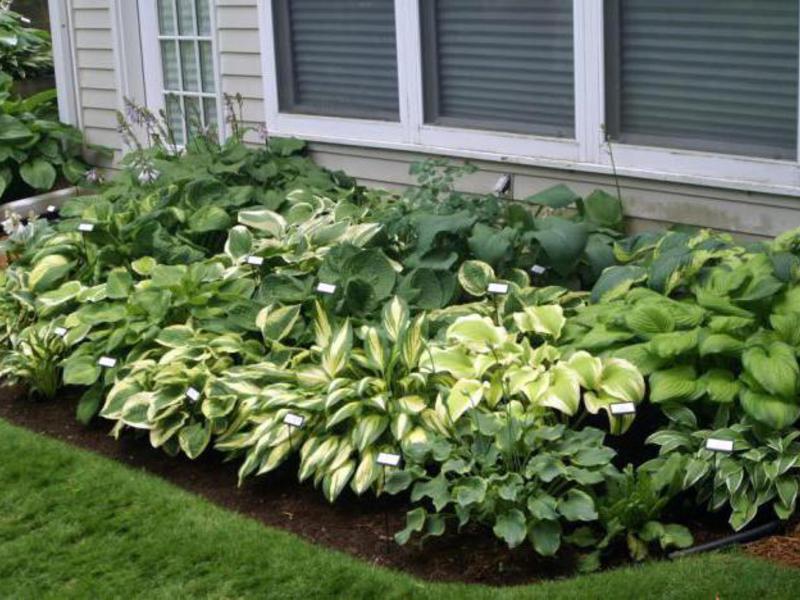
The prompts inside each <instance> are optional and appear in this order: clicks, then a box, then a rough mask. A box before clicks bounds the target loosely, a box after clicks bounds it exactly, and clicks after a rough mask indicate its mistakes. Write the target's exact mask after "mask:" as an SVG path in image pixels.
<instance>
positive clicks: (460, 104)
mask: <svg viewBox="0 0 800 600" xmlns="http://www.w3.org/2000/svg"><path fill="white" fill-rule="evenodd" d="M421 10H422V14H421V24H422V43H423V54H422V55H423V60H424V86H425V121H426V122H427V123H438V124H442V125H456V126H463V127H475V128H482V129H492V130H496V131H518V132H525V133H537V134H542V135H549V136H554V137H573V136H574V132H575V117H574V98H575V89H574V81H573V52H572V47H573V42H572V39H573V33H572V12H573V9H572V3H571V2H565V1H564V0H427V1H425V2H422V3H421Z"/></svg>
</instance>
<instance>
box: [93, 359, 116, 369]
mask: <svg viewBox="0 0 800 600" xmlns="http://www.w3.org/2000/svg"><path fill="white" fill-rule="evenodd" d="M97 364H98V365H100V366H101V367H108V368H109V369H110V368H113V367H115V366H117V359H116V358H112V357H111V356H101V357H100V358H99V359H98V360H97Z"/></svg>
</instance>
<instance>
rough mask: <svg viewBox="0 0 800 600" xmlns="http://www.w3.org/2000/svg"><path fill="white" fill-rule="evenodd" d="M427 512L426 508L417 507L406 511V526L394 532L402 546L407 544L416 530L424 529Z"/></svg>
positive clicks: (396, 539) (395, 537)
mask: <svg viewBox="0 0 800 600" xmlns="http://www.w3.org/2000/svg"><path fill="white" fill-rule="evenodd" d="M426 515H427V513H426V512H425V509H424V508H415V509H414V510H410V511H408V512H407V513H406V526H405V527H404V528H403V529H402V530H401V531H398V532H397V533H396V534H394V539H395V541H396V542H397V543H398V544H400V545H401V546H402V545H404V544H406V543H407V542H408V540H409V539H411V536H412V535H413V534H414V532H419V531H422V528H423V527H424V526H425V516H426Z"/></svg>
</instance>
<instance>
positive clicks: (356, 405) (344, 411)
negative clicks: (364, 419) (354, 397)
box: [325, 402, 361, 429]
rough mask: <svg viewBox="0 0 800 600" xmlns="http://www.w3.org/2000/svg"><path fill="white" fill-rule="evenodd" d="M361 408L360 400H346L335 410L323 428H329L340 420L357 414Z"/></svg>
mask: <svg viewBox="0 0 800 600" xmlns="http://www.w3.org/2000/svg"><path fill="white" fill-rule="evenodd" d="M360 410H361V402H348V403H347V404H344V405H342V406H341V407H340V408H338V409H337V410H336V412H334V413H333V414H332V415H331V416H330V417H328V421H327V422H326V423H325V428H326V429H330V428H331V427H333V426H334V425H338V424H339V423H341V422H342V421H346V420H347V419H349V418H351V417H353V416H355V415H357V414H358V413H359V411H360Z"/></svg>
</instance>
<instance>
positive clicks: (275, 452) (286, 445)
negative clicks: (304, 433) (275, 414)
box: [256, 440, 299, 475]
mask: <svg viewBox="0 0 800 600" xmlns="http://www.w3.org/2000/svg"><path fill="white" fill-rule="evenodd" d="M295 444H299V442H294V441H292V440H287V441H285V442H282V443H280V444H278V445H277V446H273V447H272V448H271V449H270V450H269V452H268V453H267V455H266V457H267V459H266V460H264V461H262V463H261V466H260V467H259V468H258V471H256V475H263V474H264V473H269V472H270V471H272V470H274V469H276V468H277V467H279V466H280V465H281V464H282V463H283V462H284V461H285V460H286V459H287V458H289V456H290V455H291V453H292V450H293V449H294V445H295Z"/></svg>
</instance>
